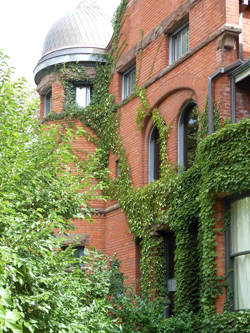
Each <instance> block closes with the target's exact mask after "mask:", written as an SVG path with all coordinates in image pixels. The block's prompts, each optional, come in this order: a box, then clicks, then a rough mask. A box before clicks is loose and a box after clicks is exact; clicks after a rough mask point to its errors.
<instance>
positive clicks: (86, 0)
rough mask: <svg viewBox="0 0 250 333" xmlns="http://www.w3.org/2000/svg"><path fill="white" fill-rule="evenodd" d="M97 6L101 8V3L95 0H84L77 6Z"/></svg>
mask: <svg viewBox="0 0 250 333" xmlns="http://www.w3.org/2000/svg"><path fill="white" fill-rule="evenodd" d="M83 7H84V8H97V9H100V7H99V5H98V4H97V3H96V2H95V0H82V1H81V2H80V3H79V5H78V6H77V8H83Z"/></svg>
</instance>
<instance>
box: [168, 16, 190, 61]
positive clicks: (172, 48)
mask: <svg viewBox="0 0 250 333" xmlns="http://www.w3.org/2000/svg"><path fill="white" fill-rule="evenodd" d="M186 28H188V50H187V51H185V52H183V45H182V42H181V54H180V55H179V56H178V57H177V56H175V45H176V38H177V37H178V36H181V38H182V32H183V31H184V30H185V29H186ZM188 51H189V21H187V22H185V23H184V24H182V25H181V26H180V27H179V28H178V29H176V30H175V31H174V32H173V33H172V34H171V35H170V41H169V64H172V63H173V62H175V61H176V60H178V59H180V58H181V57H182V56H183V55H184V54H185V53H187V52H188Z"/></svg>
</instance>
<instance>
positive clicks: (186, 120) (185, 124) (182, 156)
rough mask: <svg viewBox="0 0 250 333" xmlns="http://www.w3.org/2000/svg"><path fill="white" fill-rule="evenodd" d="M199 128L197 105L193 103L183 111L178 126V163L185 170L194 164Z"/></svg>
mask: <svg viewBox="0 0 250 333" xmlns="http://www.w3.org/2000/svg"><path fill="white" fill-rule="evenodd" d="M198 128H199V123H198V110H197V104H196V103H195V102H193V101H191V102H189V103H188V104H187V105H186V106H185V108H184V110H183V111H182V113H181V115H180V118H179V124H178V163H179V165H180V166H182V167H184V168H185V169H188V168H190V167H191V166H192V165H193V163H194V158H195V152H196V148H197V134H198Z"/></svg>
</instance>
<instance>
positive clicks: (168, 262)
mask: <svg viewBox="0 0 250 333" xmlns="http://www.w3.org/2000/svg"><path fill="white" fill-rule="evenodd" d="M175 247H176V246H175V237H174V233H173V232H168V233H166V234H164V235H163V248H164V261H165V268H166V270H165V275H164V282H165V286H166V289H167V291H168V297H169V301H170V303H169V305H168V306H167V307H166V309H165V311H164V316H165V317H167V318H168V317H170V316H172V315H173V310H174V293H175V291H176V280H175V277H174V252H175Z"/></svg>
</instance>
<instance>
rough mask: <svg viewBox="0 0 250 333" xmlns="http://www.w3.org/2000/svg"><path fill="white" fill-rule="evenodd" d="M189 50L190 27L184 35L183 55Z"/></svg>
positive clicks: (185, 30)
mask: <svg viewBox="0 0 250 333" xmlns="http://www.w3.org/2000/svg"><path fill="white" fill-rule="evenodd" d="M188 50H189V30H188V27H187V28H186V29H184V30H183V33H182V54H184V53H186V52H187V51H188Z"/></svg>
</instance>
